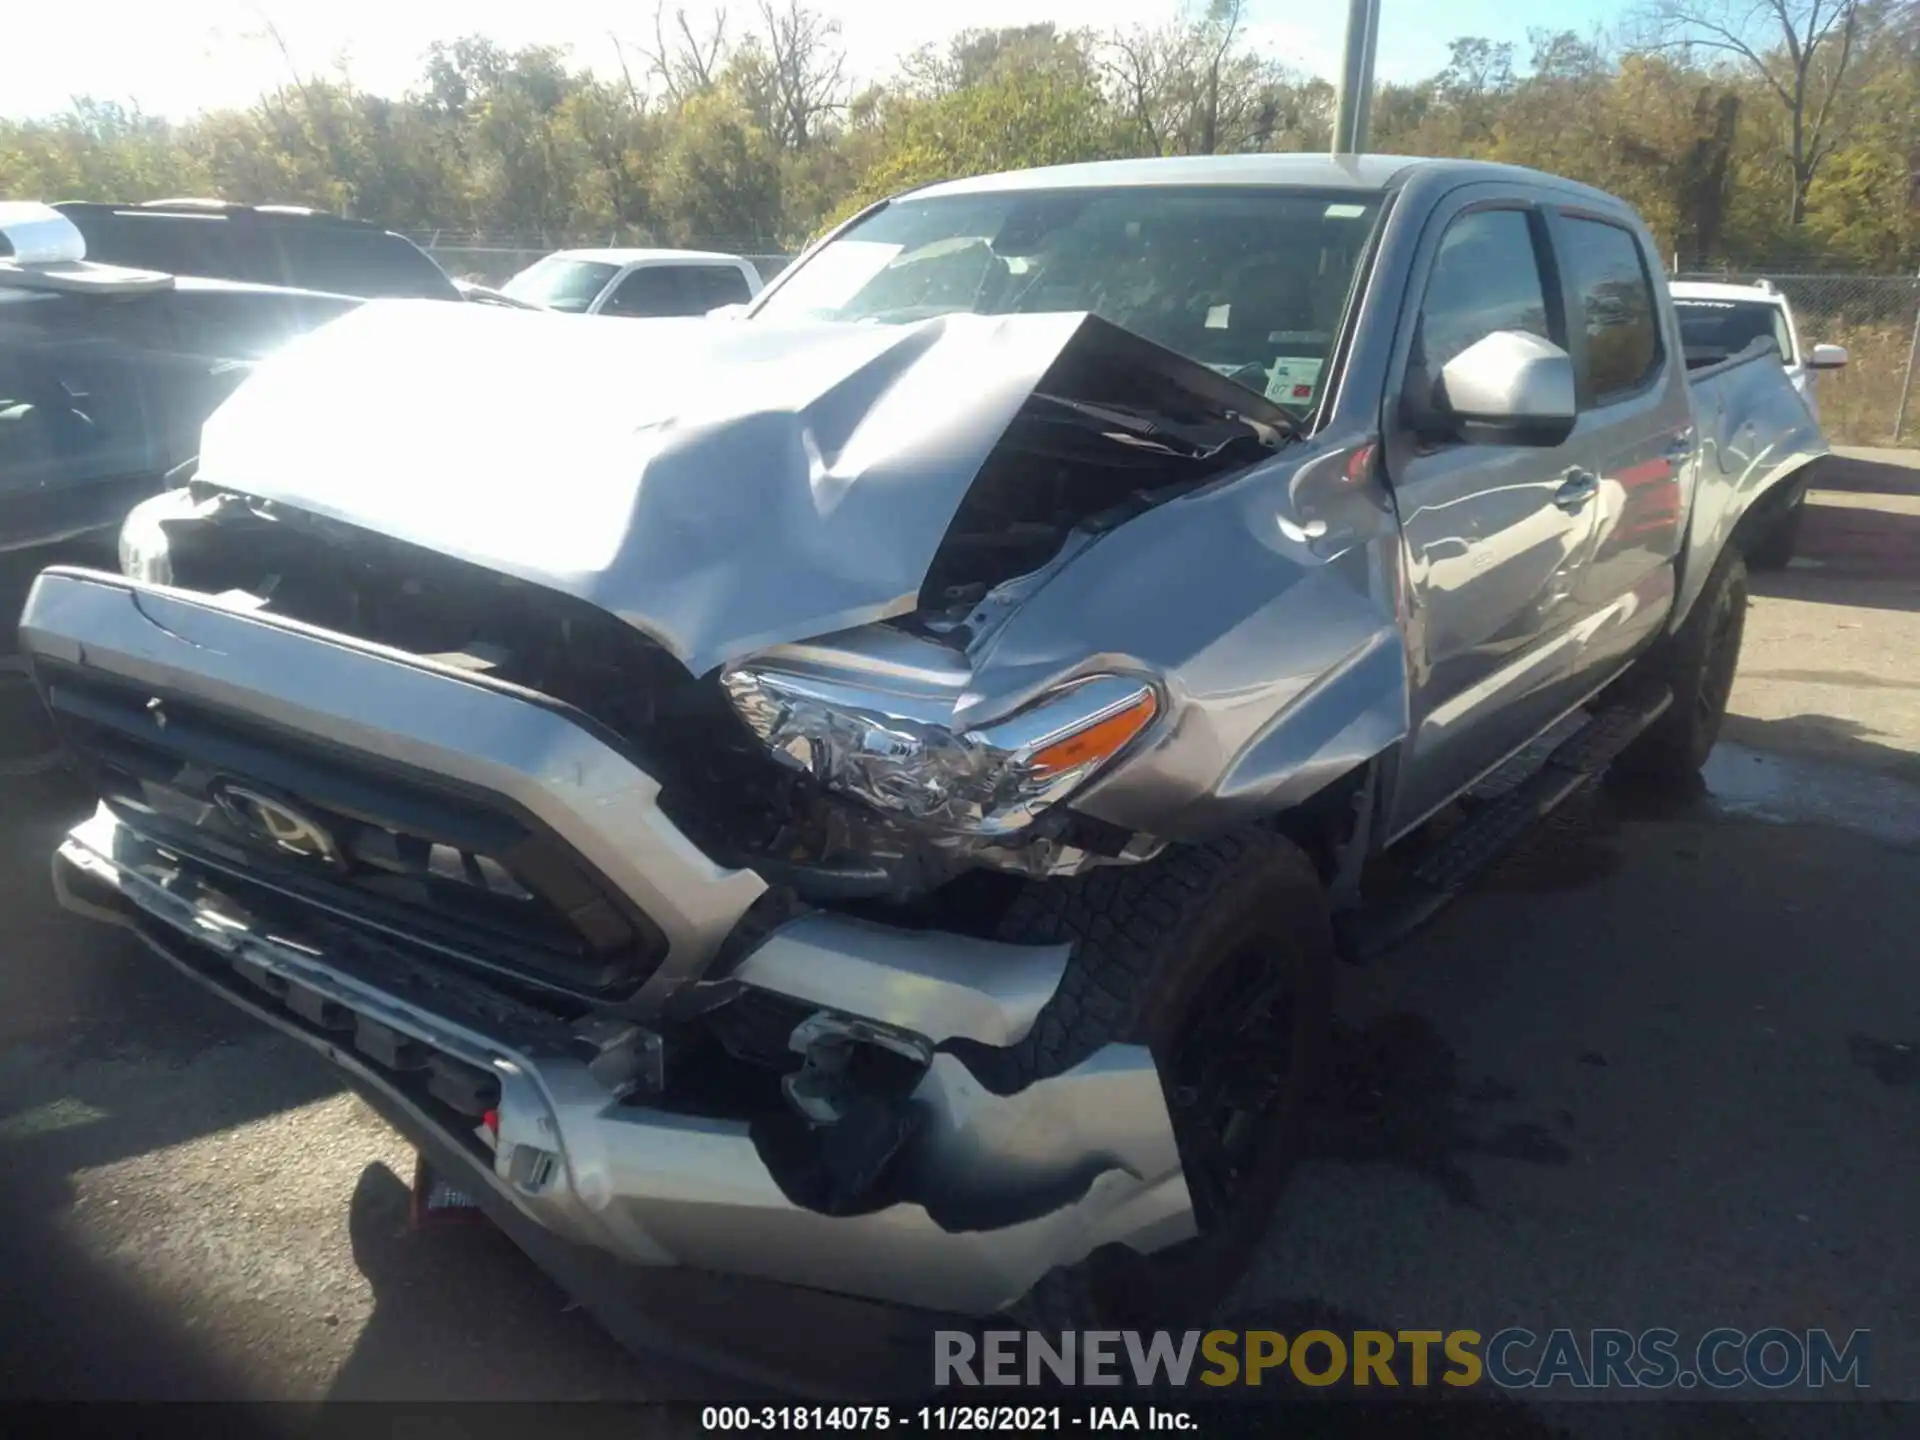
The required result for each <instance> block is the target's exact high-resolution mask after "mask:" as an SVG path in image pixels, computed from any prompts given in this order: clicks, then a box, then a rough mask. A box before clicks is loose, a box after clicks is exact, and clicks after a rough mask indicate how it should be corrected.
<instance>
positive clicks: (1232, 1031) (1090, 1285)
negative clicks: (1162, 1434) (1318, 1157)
mask: <svg viewBox="0 0 1920 1440" xmlns="http://www.w3.org/2000/svg"><path fill="white" fill-rule="evenodd" d="M999 938H1001V939H1003V940H1009V941H1015V942H1020V943H1026V944H1059V943H1062V942H1072V943H1073V944H1074V947H1075V949H1074V955H1073V959H1072V960H1071V961H1070V962H1069V964H1068V967H1067V971H1066V974H1065V975H1064V976H1063V977H1062V979H1061V983H1060V987H1059V989H1058V991H1057V992H1056V993H1055V995H1054V997H1053V999H1052V1000H1050V1001H1049V1002H1048V1003H1047V1005H1046V1007H1045V1008H1044V1009H1043V1010H1042V1011H1041V1013H1040V1015H1039V1017H1038V1018H1037V1019H1036V1020H1035V1022H1034V1026H1033V1029H1032V1031H1031V1032H1029V1034H1028V1036H1027V1038H1026V1039H1025V1040H1024V1041H1023V1042H1022V1043H1021V1044H1020V1045H1018V1046H1015V1047H1013V1048H1012V1049H1011V1050H1010V1051H1006V1052H1001V1055H1002V1056H1003V1057H1004V1059H1005V1061H1006V1062H1007V1065H1008V1066H1009V1067H1010V1069H1011V1071H1012V1073H1010V1074H1006V1075H1004V1076H1003V1077H1002V1078H1003V1081H1004V1082H1005V1083H1006V1084H1008V1085H1010V1086H1018V1085H1021V1084H1030V1083H1032V1082H1033V1081H1035V1080H1040V1079H1045V1078H1046V1077H1048V1076H1050V1075H1056V1074H1059V1073H1060V1072H1062V1071H1064V1070H1067V1069H1070V1068H1071V1067H1072V1066H1074V1065H1076V1064H1078V1063H1079V1062H1080V1061H1081V1060H1084V1059H1085V1058H1086V1057H1087V1056H1089V1055H1091V1054H1092V1053H1093V1052H1094V1051H1095V1050H1097V1049H1099V1048H1100V1047H1101V1046H1102V1045H1105V1044H1108V1043H1110V1042H1114V1041H1130V1042H1133V1043H1137V1044H1144V1045H1146V1046H1147V1047H1148V1049H1149V1050H1151V1051H1152V1053H1153V1056H1154V1059H1155V1061H1156V1063H1157V1065H1158V1067H1159V1070H1160V1077H1161V1084H1162V1086H1163V1088H1164V1090H1165V1093H1166V1097H1167V1107H1168V1113H1169V1115H1170V1117H1171V1118H1172V1120H1173V1127H1174V1135H1175V1138H1176V1140H1177V1141H1178V1142H1179V1145H1180V1155H1181V1163H1182V1167H1183V1169H1184V1170H1185V1172H1186V1175H1187V1183H1188V1189H1189V1192H1190V1193H1191V1195H1192V1199H1193V1205H1194V1217H1195V1220H1196V1222H1197V1223H1198V1225H1199V1228H1200V1234H1199V1236H1198V1237H1197V1238H1195V1239H1192V1240H1188V1241H1184V1242H1182V1243H1181V1244H1179V1245H1176V1246H1174V1247H1172V1248H1170V1249H1168V1250H1165V1251H1162V1252H1160V1253H1158V1254H1156V1255H1152V1256H1140V1255H1136V1254H1134V1253H1133V1252H1131V1251H1127V1250H1124V1249H1121V1248H1119V1247H1114V1249H1113V1250H1112V1251H1110V1252H1107V1253H1096V1254H1095V1255H1092V1256H1089V1257H1088V1258H1087V1259H1086V1260H1084V1261H1082V1262H1080V1263H1079V1264H1077V1265H1073V1266H1070V1267H1066V1268H1064V1269H1060V1270H1055V1271H1053V1272H1051V1273H1050V1274H1048V1275H1047V1276H1045V1277H1043V1278H1042V1280H1041V1281H1040V1283H1039V1284H1038V1285H1036V1286H1035V1287H1034V1289H1033V1290H1032V1291H1031V1292H1030V1293H1029V1294H1028V1295H1027V1296H1026V1297H1025V1299H1024V1300H1022V1301H1021V1302H1020V1303H1019V1304H1018V1305H1017V1306H1015V1307H1014V1310H1013V1314H1014V1316H1015V1318H1016V1319H1018V1320H1019V1321H1021V1322H1022V1323H1023V1324H1026V1325H1028V1326H1030V1327H1032V1328H1036V1329H1043V1330H1070V1329H1085V1328H1088V1327H1090V1326H1097V1325H1099V1324H1102V1323H1122V1322H1132V1323H1135V1324H1147V1325H1152V1326H1164V1325H1170V1324H1180V1323H1183V1322H1185V1321H1187V1320H1191V1319H1195V1318H1199V1317H1201V1316H1204V1315H1205V1314H1207V1313H1209V1312H1210V1311H1211V1310H1212V1309H1213V1308H1214V1307H1216V1306H1217V1305H1218V1304H1219V1303H1220V1302H1221V1301H1223V1300H1224V1299H1225V1298H1226V1297H1227V1295H1228V1293H1229V1292H1230V1291H1231V1290H1232V1288H1233V1286H1234V1284H1235V1283H1236V1282H1237V1281H1238V1280H1239V1278H1240V1276H1241V1274H1242V1273H1244V1271H1245V1268H1246V1264H1247V1261H1248V1260H1249V1259H1250V1258H1251V1256H1252V1254H1253V1251H1254V1249H1255V1248H1256V1247H1257V1246H1258V1245H1259V1243H1260V1240H1261V1239H1262V1237H1263V1236H1264V1235H1265V1233H1266V1228H1267V1224H1268V1221H1269V1219H1270V1217H1271V1215H1272V1211H1273V1207H1274V1204H1275V1203H1276V1202H1277V1200H1278V1199H1279V1196H1280V1193H1281V1191H1282V1190H1283V1189H1284V1187H1285V1184H1286V1181H1287V1179H1288V1177H1289V1176H1290V1174H1291V1173H1292V1170H1293V1168H1294V1165H1295V1162H1296V1161H1297V1159H1298V1156H1299V1153H1300V1148H1301V1141H1302V1133H1303V1129H1304V1119H1305V1110H1306V1105H1307V1099H1308V1092H1309V1087H1310V1085H1311V1083H1312V1079H1313V1076H1314V1074H1315V1072H1316V1070H1317V1068H1318V1067H1317V1061H1318V1059H1319V1056H1320V1053H1321V1050H1322V1046H1323V1042H1324V1039H1325V1035H1326V1032H1327V1028H1328V1022H1329V1016H1330V1013H1331V1008H1332V988H1333V966H1334V942H1333V927H1332V922H1331V918H1330V915H1329V912H1328V906H1327V898H1326V891H1325V888H1324V886H1323V885H1322V884H1321V881H1320V877H1319V875H1318V873H1317V872H1316V871H1315V869H1314V867H1313V864H1312V862H1311V861H1310V860H1308V858H1307V857H1306V855H1305V854H1303V853H1302V852H1301V851H1300V850H1299V848H1298V847H1296V846H1295V845H1293V844H1292V843H1291V842H1290V841H1288V840H1286V839H1284V838H1282V837H1281V836H1279V835H1276V834H1271V833H1269V832H1266V831H1263V830H1244V831H1239V832H1236V833H1234V834H1230V835H1226V836H1222V837H1220V838H1218V839H1215V840H1213V841H1210V842H1208V843H1206V844H1203V845H1190V846H1179V847H1176V848H1173V849H1170V850H1168V851H1167V852H1166V853H1165V854H1164V855H1162V856H1160V857H1159V858H1157V859H1155V860H1153V861H1149V862H1148V863H1146V864H1144V865H1141V866H1137V867H1129V868H1124V869H1123V868H1119V867H1113V868H1105V869H1099V870H1094V871H1090V872H1089V873H1087V874H1085V875H1083V876H1079V877H1075V878H1072V879H1064V880H1054V881H1047V882H1041V883H1037V884H1033V885H1030V886H1028V887H1027V889H1026V890H1025V891H1024V892H1023V894H1022V895H1021V897H1020V898H1019V899H1018V900H1017V901H1016V902H1015V903H1014V905H1013V906H1012V907H1011V908H1010V909H1009V911H1008V913H1007V915H1006V917H1005V920H1004V921H1003V922H1002V925H1001V927H1000V932H999ZM996 1088H999V1087H998V1086H996Z"/></svg>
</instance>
